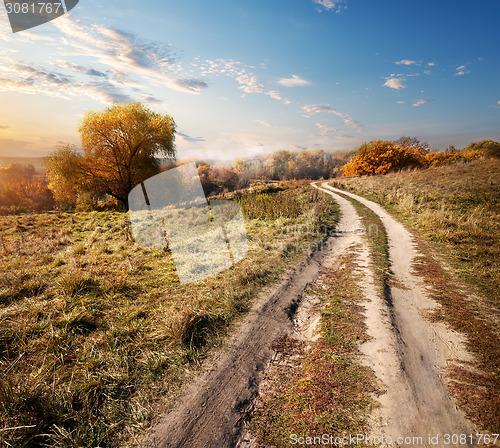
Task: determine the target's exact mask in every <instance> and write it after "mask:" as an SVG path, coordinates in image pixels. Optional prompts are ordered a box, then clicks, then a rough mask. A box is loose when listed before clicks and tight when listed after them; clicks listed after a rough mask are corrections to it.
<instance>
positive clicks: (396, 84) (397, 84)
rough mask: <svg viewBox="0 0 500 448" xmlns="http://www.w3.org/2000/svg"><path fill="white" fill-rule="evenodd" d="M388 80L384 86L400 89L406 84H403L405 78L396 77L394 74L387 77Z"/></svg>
mask: <svg viewBox="0 0 500 448" xmlns="http://www.w3.org/2000/svg"><path fill="white" fill-rule="evenodd" d="M385 79H386V80H387V81H386V82H385V83H384V84H383V86H384V87H390V88H391V89H395V90H399V89H404V88H405V87H406V86H405V85H404V84H403V81H404V79H403V78H396V77H395V76H394V75H391V76H390V77H388V78H385Z"/></svg>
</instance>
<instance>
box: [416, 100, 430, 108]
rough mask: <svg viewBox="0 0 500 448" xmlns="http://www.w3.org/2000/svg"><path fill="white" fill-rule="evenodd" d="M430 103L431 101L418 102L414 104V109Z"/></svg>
mask: <svg viewBox="0 0 500 448" xmlns="http://www.w3.org/2000/svg"><path fill="white" fill-rule="evenodd" d="M428 103H430V101H429V100H417V101H416V102H415V103H413V106H414V107H420V106H423V105H424V104H428Z"/></svg>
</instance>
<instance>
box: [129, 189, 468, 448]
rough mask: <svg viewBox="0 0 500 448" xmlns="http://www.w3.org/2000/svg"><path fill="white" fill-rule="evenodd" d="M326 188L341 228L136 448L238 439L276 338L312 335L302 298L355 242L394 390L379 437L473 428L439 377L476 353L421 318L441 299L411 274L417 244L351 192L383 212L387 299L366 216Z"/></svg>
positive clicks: (383, 406)
mask: <svg viewBox="0 0 500 448" xmlns="http://www.w3.org/2000/svg"><path fill="white" fill-rule="evenodd" d="M322 187H323V188H320V189H321V190H322V191H325V192H326V193H327V194H331V195H332V196H334V198H335V199H336V200H337V202H338V203H339V205H340V209H341V220H340V222H339V224H338V228H337V233H336V234H335V235H333V236H330V237H329V238H326V239H325V240H324V241H323V243H324V245H323V249H322V250H321V251H318V252H316V253H315V254H314V255H312V256H311V257H309V258H308V259H307V260H306V261H304V262H303V263H302V264H301V265H300V266H298V267H297V269H295V270H294V272H293V273H291V274H290V275H289V276H288V277H287V278H286V279H284V280H283V281H282V283H281V284H280V285H278V286H277V287H275V288H274V290H272V291H268V292H267V293H266V294H264V295H263V296H262V298H261V299H260V300H259V302H258V303H257V304H256V306H255V307H254V308H253V309H252V311H251V313H250V314H249V315H248V316H247V318H246V319H245V321H244V322H243V323H242V324H241V326H240V328H239V329H238V331H237V332H236V334H235V336H234V337H233V338H232V339H231V340H230V341H229V342H228V344H227V345H226V347H225V348H224V350H222V351H221V354H220V355H219V356H218V357H217V358H216V359H214V360H212V362H211V366H210V367H209V368H208V369H206V371H205V373H204V374H202V375H201V376H200V377H199V378H197V379H196V380H194V381H193V382H192V384H191V385H189V387H187V388H186V390H185V391H184V393H183V394H182V396H181V397H180V399H179V400H178V401H177V405H176V406H175V407H174V408H173V409H172V410H170V411H169V412H168V413H167V414H165V415H164V416H162V417H161V419H160V420H159V421H158V423H157V424H156V425H155V426H154V427H153V429H152V430H151V431H150V432H149V433H148V434H147V436H146V438H145V439H144V440H143V441H142V443H140V444H139V445H138V446H142V447H190V448H197V447H200V448H201V447H203V448H210V447H217V448H222V447H233V446H236V444H237V443H238V440H239V439H240V432H241V431H240V430H241V427H242V418H241V410H242V409H243V408H245V406H246V405H247V404H248V403H249V402H250V401H251V400H252V399H253V398H254V397H255V395H256V394H257V393H258V385H259V382H260V380H261V378H262V371H263V370H264V369H265V367H266V365H267V363H268V362H269V360H270V359H271V358H272V356H273V350H272V348H271V345H272V342H273V341H274V340H275V339H276V338H277V337H279V336H280V335H282V334H284V333H286V334H292V335H293V333H294V332H297V331H301V328H306V330H304V331H305V334H307V335H308V337H312V335H313V334H314V328H313V327H314V325H311V322H317V319H311V322H309V324H307V322H306V321H307V320H308V318H309V317H311V316H307V314H308V311H307V310H308V309H309V308H308V306H307V303H301V299H302V294H303V292H304V290H305V288H306V287H307V286H308V284H309V283H311V282H313V281H314V280H315V279H316V278H317V277H318V275H319V274H320V272H321V267H322V266H329V265H332V264H334V263H335V262H336V260H338V259H340V258H341V257H342V256H343V255H344V254H345V253H346V251H348V250H349V249H350V248H352V247H353V246H356V247H357V248H358V253H359V256H358V265H359V270H360V271H361V273H362V274H363V278H364V279H365V281H364V285H363V286H364V287H365V297H366V302H365V303H364V306H365V308H366V324H367V327H368V332H369V334H370V336H371V337H372V339H371V340H370V342H368V343H365V344H364V345H363V346H362V347H361V349H362V351H363V353H364V355H365V362H366V363H367V364H368V365H370V366H371V367H372V368H373V370H374V371H375V373H376V375H377V377H378V378H379V379H380V381H381V383H382V384H383V387H384V388H385V389H386V390H387V392H386V393H385V394H384V395H382V396H380V398H379V401H380V408H379V409H378V410H377V413H376V415H374V416H373V424H372V431H373V433H374V435H382V434H384V435H386V436H391V437H393V438H396V437H400V436H403V437H416V436H421V437H422V438H423V440H424V442H425V441H426V440H427V439H428V435H429V434H432V435H436V434H441V435H443V434H447V433H448V434H471V433H474V432H475V431H474V427H473V426H472V425H471V424H470V423H469V422H468V421H467V420H466V419H465V417H464V416H463V414H462V412H461V411H459V410H457V408H456V406H455V404H454V402H453V400H452V399H450V398H449V396H448V393H447V390H446V385H445V380H444V379H443V377H442V370H443V368H444V367H445V366H446V363H447V362H451V360H452V359H469V357H468V355H467V353H466V352H465V350H464V348H463V341H462V340H461V338H460V336H459V335H457V334H455V333H453V332H451V331H449V330H448V329H447V328H446V327H445V326H444V325H443V324H436V323H430V322H428V321H426V320H425V319H424V318H423V317H422V313H423V312H424V311H425V310H429V309H432V308H434V307H435V306H436V304H435V303H434V302H433V301H431V300H430V299H428V298H427V297H426V295H425V291H424V290H425V285H423V284H422V283H421V281H420V280H419V279H418V278H416V277H415V276H414V275H413V274H412V269H411V263H412V260H413V258H414V257H415V255H416V251H415V248H414V247H413V244H412V237H411V235H410V234H409V233H408V231H406V229H405V228H404V227H403V226H402V225H401V224H400V223H398V222H397V221H395V220H394V219H393V218H392V217H391V216H389V215H388V214H387V213H386V212H385V211H384V210H383V209H382V208H381V207H380V206H378V205H377V204H375V203H372V202H370V201H367V200H365V199H363V198H360V197H357V196H355V195H351V194H349V195H350V196H352V197H355V199H357V200H358V201H360V202H361V203H363V204H364V205H366V206H367V207H369V208H371V209H372V210H373V211H374V212H375V213H377V214H378V215H379V216H380V218H381V219H382V221H383V223H384V226H385V227H386V229H387V233H388V239H389V245H390V259H391V268H392V273H393V275H394V277H395V279H396V281H395V284H396V285H397V286H391V287H390V288H388V289H387V300H382V299H381V298H380V297H378V296H377V294H376V292H375V287H374V281H373V274H372V272H371V268H370V254H369V249H368V247H367V244H366V241H365V240H364V239H363V237H362V233H363V231H362V225H361V221H360V218H359V216H358V215H357V213H356V211H355V209H354V208H353V206H352V204H351V203H350V202H349V201H348V200H346V199H345V198H343V197H341V196H339V195H337V194H336V190H335V189H332V188H330V187H328V186H327V185H326V184H323V185H322ZM345 194H346V193H345ZM297 309H298V310H297ZM311 327H312V328H311ZM136 446H137V445H136ZM240 446H251V442H248V443H246V444H245V443H241V440H240ZM403 446H406V445H403ZM408 446H411V445H408ZM419 446H428V445H426V444H425V443H423V444H420V445H419ZM429 446H430V445H429ZM433 446H435V445H433ZM448 446H453V445H448ZM461 446H462V447H463V446H467V445H461Z"/></svg>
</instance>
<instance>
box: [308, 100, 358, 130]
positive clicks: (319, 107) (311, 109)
mask: <svg viewBox="0 0 500 448" xmlns="http://www.w3.org/2000/svg"><path fill="white" fill-rule="evenodd" d="M302 109H303V110H304V111H305V112H307V113H308V114H317V113H327V114H333V115H336V116H337V117H340V118H342V121H343V122H344V124H345V125H346V126H350V127H352V128H354V129H356V130H357V131H358V132H359V133H361V132H362V131H363V126H362V125H361V124H360V123H358V122H357V121H355V120H353V119H352V118H351V117H350V116H349V115H348V114H344V113H342V112H340V111H338V110H337V109H335V108H333V107H331V106H330V105H328V104H311V105H305V106H303V107H302ZM305 117H306V118H309V115H305Z"/></svg>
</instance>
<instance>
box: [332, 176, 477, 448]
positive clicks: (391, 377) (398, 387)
mask: <svg viewBox="0 0 500 448" xmlns="http://www.w3.org/2000/svg"><path fill="white" fill-rule="evenodd" d="M322 187H323V191H327V192H329V194H332V195H333V196H334V197H335V199H336V200H338V201H340V200H341V199H342V198H341V197H339V196H338V195H337V194H335V193H343V194H344V195H347V196H349V197H351V198H353V199H355V200H357V201H358V202H360V203H362V204H363V205H365V206H366V207H368V208H369V209H371V210H372V211H374V212H375V213H376V214H377V215H378V216H379V217H380V219H381V221H382V223H383V225H384V227H385V229H386V232H387V237H388V243H389V258H390V264H391V267H390V269H391V274H392V276H393V280H394V281H393V282H391V283H392V286H390V287H387V288H386V301H385V303H380V302H379V301H377V300H375V301H372V302H371V303H368V304H366V307H367V320H366V323H367V326H368V332H369V333H370V335H371V336H372V338H373V339H372V341H370V342H368V343H366V344H364V346H362V347H361V349H362V351H363V352H364V353H365V355H366V359H367V362H368V363H369V364H370V366H371V367H372V368H373V369H374V371H375V373H376V375H377V376H378V378H379V379H380V380H381V381H382V382H383V384H384V387H385V389H386V390H387V392H386V393H385V394H384V395H382V396H381V397H380V404H381V407H380V409H379V410H378V415H377V418H376V419H375V420H374V426H375V428H374V429H375V430H376V429H378V430H380V431H382V432H383V433H384V434H385V435H387V436H391V437H392V438H393V440H394V439H395V438H397V437H401V436H403V437H410V438H412V439H413V438H414V437H422V438H423V440H424V442H425V441H426V440H428V435H429V434H431V435H439V436H440V437H439V440H441V441H443V440H444V439H443V437H444V435H445V434H450V435H452V434H475V432H476V431H475V428H474V426H473V425H472V424H471V423H470V422H469V421H468V420H467V419H466V418H465V416H464V414H463V412H461V411H460V410H458V409H457V407H456V405H455V403H454V401H453V400H452V399H451V398H450V396H449V394H448V391H447V389H446V380H445V379H444V378H443V369H444V368H445V367H446V365H447V364H448V363H452V362H460V361H464V360H471V356H470V355H469V354H468V352H467V351H466V350H465V348H464V340H463V338H462V337H461V335H459V334H457V333H455V332H453V331H451V330H450V329H448V328H447V327H446V326H445V324H444V323H436V322H430V321H429V320H427V319H425V318H424V317H423V315H425V313H426V312H428V311H430V310H433V309H435V308H436V307H437V304H436V302H434V301H433V300H431V299H429V298H428V296H427V295H426V293H425V284H423V282H422V281H421V279H419V278H417V277H416V276H415V275H414V274H413V273H412V263H413V260H414V259H415V257H416V256H417V251H416V249H415V247H414V243H413V238H412V236H411V234H410V233H409V232H408V231H407V230H406V229H405V227H404V226H403V225H402V224H401V223H399V222H397V221H396V220H395V219H394V218H393V217H392V216H390V215H389V214H388V213H387V212H386V211H385V210H384V209H383V208H382V207H381V206H380V205H378V204H376V203H374V202H372V201H369V200H367V199H364V198H362V197H360V196H357V195H355V194H352V193H347V192H344V191H341V190H337V189H335V188H331V187H329V186H328V185H327V184H326V183H323V184H322ZM377 427H378V428H377ZM415 440H418V439H415ZM421 446H432V445H427V444H425V443H424V444H423V445H421ZM451 446H453V445H451ZM461 446H473V445H461Z"/></svg>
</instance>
